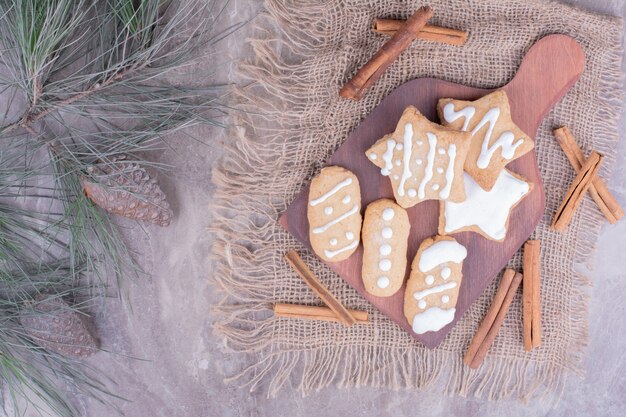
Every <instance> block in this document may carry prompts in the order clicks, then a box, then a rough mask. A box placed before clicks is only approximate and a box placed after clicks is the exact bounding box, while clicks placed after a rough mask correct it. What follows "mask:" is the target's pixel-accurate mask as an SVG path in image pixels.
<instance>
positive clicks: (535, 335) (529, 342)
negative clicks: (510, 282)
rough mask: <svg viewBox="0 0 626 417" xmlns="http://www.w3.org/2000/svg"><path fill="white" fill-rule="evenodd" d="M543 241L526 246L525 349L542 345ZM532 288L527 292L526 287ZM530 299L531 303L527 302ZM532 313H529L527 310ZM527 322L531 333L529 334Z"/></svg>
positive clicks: (530, 241)
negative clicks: (541, 278)
mask: <svg viewBox="0 0 626 417" xmlns="http://www.w3.org/2000/svg"><path fill="white" fill-rule="evenodd" d="M540 276H541V241H540V240H529V241H527V242H526V243H525V244H524V303H523V307H524V349H526V350H530V349H532V348H535V347H537V346H540V345H541V290H540V289H541V286H540ZM527 282H528V285H529V286H530V288H529V291H528V292H527V291H526V285H527ZM527 297H530V301H527ZM528 307H529V308H530V312H529V313H527V310H526V309H527V308H528ZM527 320H529V321H530V325H529V326H530V333H527V326H528V323H527Z"/></svg>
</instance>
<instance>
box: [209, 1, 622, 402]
mask: <svg viewBox="0 0 626 417" xmlns="http://www.w3.org/2000/svg"><path fill="white" fill-rule="evenodd" d="M422 4H423V2H421V1H407V2H400V1H394V0H368V1H364V0H328V1H324V2H315V1H305V0H268V1H267V2H266V12H265V13H264V14H263V15H262V16H260V17H258V18H257V19H256V21H255V23H256V24H257V25H258V28H257V30H256V36H257V38H256V39H253V40H251V41H250V44H251V46H252V49H253V55H254V58H253V59H252V60H251V61H250V62H248V63H244V64H242V65H241V70H242V73H243V74H245V75H246V76H247V77H249V79H250V83H249V84H247V86H245V87H243V88H242V89H241V90H240V91H239V93H240V95H239V99H240V100H239V103H238V105H239V106H240V109H242V110H244V111H245V112H241V113H239V115H240V116H241V117H240V118H239V120H238V121H237V122H238V124H239V128H238V129H236V132H237V134H236V135H235V134H234V135H233V138H232V142H231V143H229V144H228V151H227V156H226V157H225V158H224V160H223V161H222V163H221V165H220V166H219V167H218V168H217V169H216V170H215V172H214V180H215V182H216V184H217V186H218V191H217V194H216V197H215V204H214V207H213V209H212V215H213V217H214V219H213V228H212V229H213V232H214V233H215V237H216V244H215V247H214V256H215V257H216V259H217V266H216V270H215V271H214V275H213V279H215V280H216V281H217V283H218V285H219V286H221V288H223V289H224V290H225V291H226V293H227V297H226V299H225V301H224V302H223V303H222V304H221V305H220V306H218V307H217V308H216V310H215V312H214V313H215V314H216V316H215V320H216V322H217V324H216V329H217V332H219V333H220V334H221V335H223V336H224V338H225V342H226V344H227V345H228V346H229V347H230V348H232V349H235V350H237V351H241V352H245V353H246V354H248V357H249V363H250V365H249V367H248V368H246V369H243V370H241V373H239V374H238V375H235V376H234V377H235V378H236V379H237V380H238V382H239V383H241V384H244V385H249V386H250V388H251V389H255V388H259V389H262V390H264V391H266V392H267V393H268V395H274V394H276V393H277V392H278V390H280V389H281V388H282V387H284V386H285V385H292V386H295V387H296V389H298V390H300V391H301V392H302V393H307V392H310V391H311V390H317V389H320V388H322V387H326V386H329V385H331V384H336V385H338V386H342V387H358V386H364V385H368V386H377V387H389V388H397V387H410V388H419V387H425V386H428V385H430V384H434V383H438V384H441V386H442V390H443V391H444V392H447V393H458V394H461V395H468V394H473V395H476V396H478V397H482V398H488V399H497V398H503V397H517V398H529V397H531V396H533V395H542V396H543V395H547V396H549V397H551V398H558V394H559V393H560V392H561V390H562V388H563V385H564V381H565V377H566V376H567V375H568V373H570V372H569V371H574V372H578V373H580V372H581V367H580V360H581V355H582V353H583V347H584V345H585V343H586V338H587V295H586V291H587V286H588V282H587V280H586V278H585V277H583V276H581V275H580V274H578V273H575V272H574V268H573V267H574V265H575V264H576V263H578V262H586V261H588V260H589V259H590V257H591V256H592V251H593V248H594V245H595V242H596V238H597V235H598V231H599V228H600V226H601V224H602V223H603V217H602V216H601V214H600V212H599V210H598V209H597V208H596V207H595V205H594V203H593V201H592V200H591V199H590V198H588V197H585V201H584V202H583V204H582V207H581V208H580V209H579V210H578V212H577V213H576V215H575V216H574V219H573V221H572V223H571V225H570V227H569V228H568V229H567V232H565V233H554V232H552V231H550V230H549V228H548V227H547V226H548V224H549V222H550V220H551V218H552V215H553V213H554V212H555V210H556V208H557V207H558V205H559V203H560V201H561V199H562V197H563V195H564V193H565V190H566V189H567V187H568V185H569V184H570V182H571V180H572V179H573V176H574V171H573V169H572V168H571V167H570V165H569V163H568V162H567V160H566V158H565V156H564V154H563V152H562V151H561V150H560V148H559V147H558V145H557V144H556V141H555V140H554V138H553V137H552V134H551V131H552V129H553V128H554V127H556V126H560V125H568V126H569V127H570V128H571V130H572V132H573V133H574V135H575V136H576V137H577V138H578V140H579V142H580V144H581V145H582V147H583V149H584V150H585V151H589V150H590V149H592V148H593V149H596V150H598V151H600V152H601V153H603V154H604V155H605V156H606V161H605V162H606V163H605V164H604V166H603V168H602V175H603V176H604V177H608V176H609V173H610V171H609V170H610V167H611V165H612V162H613V159H614V158H613V157H614V154H615V150H614V149H615V144H616V141H617V139H618V136H617V133H616V121H617V118H618V115H619V113H620V111H621V107H620V106H621V72H620V61H621V31H622V23H621V20H620V19H617V18H614V17H607V16H599V15H595V14H591V13H588V12H585V11H582V10H577V9H574V8H571V7H568V6H565V5H562V4H558V3H547V2H546V1H531V0H523V1H521V0H520V1H503V0H491V1H488V0H483V1H478V0H465V1H461V0H459V1H453V0H432V1H429V4H431V5H432V6H433V8H434V10H435V16H434V18H433V19H432V21H431V22H432V24H437V25H441V26H447V27H453V28H464V29H467V30H469V33H470V36H469V40H468V42H467V44H466V45H465V46H463V47H455V46H448V45H443V44H438V43H433V42H426V41H416V42H414V43H413V44H412V46H411V47H410V48H409V49H408V50H407V51H405V52H404V53H403V54H402V55H401V56H400V58H399V59H398V60H397V62H395V63H394V64H393V65H392V66H391V68H390V69H389V70H388V71H387V72H386V73H385V74H384V75H383V77H382V78H381V79H380V81H378V82H377V83H376V84H375V85H374V86H373V88H372V89H371V90H370V91H369V92H368V93H367V95H366V96H365V98H364V99H362V100H361V101H359V102H352V101H346V100H343V99H341V98H339V97H338V95H337V92H338V90H339V88H340V87H341V85H343V83H344V82H345V81H346V80H347V78H348V77H349V76H350V75H352V74H353V73H354V72H355V71H356V69H357V68H358V67H360V66H361V65H363V64H364V63H365V62H366V61H367V60H368V58H370V57H371V56H372V55H373V54H374V52H375V51H376V50H378V48H379V47H380V46H381V45H382V44H383V42H384V39H383V38H382V37H381V36H378V35H375V34H373V33H372V31H371V30H370V28H371V25H372V21H373V19H374V18H375V17H395V18H406V17H407V16H408V15H409V14H410V13H411V12H412V11H414V10H415V9H416V8H417V7H418V6H420V5H422ZM551 33H564V34H568V35H570V36H572V37H574V38H575V39H576V40H577V41H578V42H580V44H581V45H582V46H583V48H584V50H585V53H586V57H587V67H586V70H585V72H584V74H583V76H582V78H581V79H580V81H578V83H577V84H576V85H575V87H574V88H573V89H572V90H571V91H570V92H569V93H568V94H567V96H566V97H565V98H564V99H563V100H561V102H560V103H558V104H557V106H556V107H555V108H554V109H553V110H552V111H551V112H550V114H549V115H548V116H547V117H546V119H545V120H544V122H543V124H542V125H541V127H540V129H539V132H538V133H537V137H536V148H537V157H538V160H539V166H540V168H541V173H542V175H543V180H544V185H545V191H546V198H547V204H546V211H545V214H544V217H543V219H542V222H541V224H540V225H539V227H538V228H537V230H536V232H535V234H534V237H535V238H538V239H541V240H542V242H543V252H542V260H541V261H542V282H541V295H542V314H543V344H542V346H541V347H540V348H538V349H535V350H533V351H532V352H530V353H526V352H524V350H523V347H522V322H521V317H522V314H521V302H520V301H521V293H520V294H518V296H517V298H516V299H515V302H514V303H513V305H512V307H511V309H510V311H509V314H508V316H507V319H506V321H505V323H504V325H503V327H502V329H501V330H500V333H499V334H498V337H497V338H496V340H495V343H494V344H493V346H492V348H491V350H490V353H489V355H488V357H487V358H486V360H485V362H484V363H483V365H482V366H481V367H480V368H479V369H478V370H470V369H468V368H467V367H465V366H464V365H463V363H462V357H463V353H464V351H465V350H466V348H467V346H468V344H469V341H470V340H471V337H472V336H473V334H474V332H475V331H476V329H477V327H478V325H479V323H480V321H481V319H482V317H483V316H484V314H485V312H486V310H487V308H488V306H489V302H490V300H491V299H492V297H493V295H494V293H495V288H496V283H497V282H498V279H497V280H495V281H494V284H493V285H491V286H490V287H488V288H487V289H486V290H485V292H484V294H483V295H482V296H481V297H480V298H479V299H478V300H477V301H476V302H475V303H474V305H473V306H472V307H471V308H470V309H469V310H468V311H467V313H465V315H464V316H463V318H462V319H461V320H460V321H459V322H458V324H457V325H456V327H455V328H454V329H453V330H452V331H451V332H450V334H449V335H448V337H447V338H446V339H445V341H444V342H443V343H442V344H441V345H440V346H439V347H438V348H437V349H434V350H429V349H426V348H425V347H424V346H422V345H421V344H420V343H418V342H416V341H415V340H414V339H412V338H411V337H409V336H408V335H407V334H406V333H405V332H404V331H402V330H401V329H400V328H399V327H398V326H396V325H395V324H394V323H393V322H391V321H390V320H388V319H387V318H385V317H384V316H383V315H382V314H380V313H379V312H378V311H376V310H374V309H373V308H372V307H371V306H370V305H369V304H368V302H367V301H365V300H364V299H363V298H362V297H361V296H359V295H358V294H357V293H356V291H354V290H353V289H351V288H350V287H349V286H348V285H347V284H346V283H345V282H344V281H343V280H342V279H341V278H340V277H338V276H337V275H335V274H334V273H333V272H331V271H330V270H329V269H328V268H326V267H324V266H323V265H322V264H321V263H320V261H319V260H318V259H317V258H316V257H315V256H313V255H312V254H311V253H310V252H308V251H306V250H304V249H303V248H302V247H301V245H300V244H298V243H297V242H296V241H295V240H294V239H293V238H292V237H291V236H290V235H289V234H288V233H287V232H285V231H284V230H283V229H282V228H281V227H280V226H279V225H278V223H277V218H278V216H279V214H280V213H281V212H282V211H283V210H284V209H285V208H286V206H287V205H288V203H289V202H291V201H292V200H293V198H294V197H295V196H296V195H297V193H298V192H300V190H301V189H302V187H303V186H304V185H305V184H306V183H308V182H309V181H310V179H311V177H312V176H313V175H314V174H315V173H317V172H318V171H319V169H320V167H321V166H322V165H323V164H324V161H325V160H326V159H327V158H328V156H329V155H330V154H331V153H332V152H333V151H334V150H335V149H336V148H337V147H338V145H339V144H341V143H342V141H343V140H344V138H345V137H346V136H347V134H348V133H349V132H350V131H351V130H352V129H354V127H355V126H356V125H357V124H358V123H359V122H360V121H361V120H362V119H363V118H364V117H365V116H366V115H367V114H368V113H369V112H370V111H371V110H372V109H373V108H374V107H375V106H376V105H377V104H378V103H379V102H380V101H381V100H382V98H383V97H385V96H386V95H387V94H389V93H390V92H391V91H392V90H393V89H394V88H396V87H397V86H399V85H400V84H402V83H404V82H406V81H408V80H411V79H413V78H418V77H437V78H441V79H444V80H449V81H453V82H457V83H463V84H467V85H470V86H475V87H487V88H492V87H498V86H501V85H503V84H505V83H506V82H508V81H509V80H510V79H511V78H512V77H513V75H514V74H515V72H516V70H517V68H518V65H519V64H520V62H521V59H522V57H523V56H524V54H525V53H526V51H527V50H528V49H529V48H530V47H531V45H533V43H534V42H535V41H537V40H538V39H539V38H541V37H543V36H544V35H547V34H551ZM303 215H305V213H303ZM290 248H296V249H298V250H300V252H303V255H304V258H305V261H307V262H308V264H309V265H311V266H312V269H313V270H314V272H315V273H317V274H318V276H319V277H320V279H321V280H322V282H324V283H325V284H326V285H328V287H329V288H330V290H331V291H332V292H333V293H334V294H336V295H337V297H338V298H339V299H340V300H341V301H342V302H343V303H344V304H345V305H346V306H348V307H349V308H356V309H366V310H368V311H369V312H370V313H371V319H372V321H373V324H372V325H367V326H364V325H357V326H352V327H350V328H346V327H344V326H342V325H339V324H335V323H327V322H321V321H306V320H293V319H277V318H274V317H273V316H272V314H271V305H272V303H274V302H287V303H306V304H311V305H319V304H320V301H319V299H318V298H317V297H316V296H315V295H314V294H313V292H312V291H311V290H310V289H309V288H308V287H306V286H305V285H304V284H303V282H302V280H301V279H300V278H299V277H298V276H297V275H296V274H295V273H294V272H293V271H292V270H291V269H290V268H289V266H287V264H286V263H285V262H284V260H283V255H284V253H285V252H286V251H287V250H288V249H290ZM511 266H512V267H514V268H517V269H520V268H521V264H520V256H519V254H518V255H517V256H516V257H515V258H514V259H513V260H512V261H511Z"/></svg>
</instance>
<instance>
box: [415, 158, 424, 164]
mask: <svg viewBox="0 0 626 417" xmlns="http://www.w3.org/2000/svg"><path fill="white" fill-rule="evenodd" d="M415 163H416V164H417V165H422V163H423V162H422V160H421V159H416V160H415Z"/></svg>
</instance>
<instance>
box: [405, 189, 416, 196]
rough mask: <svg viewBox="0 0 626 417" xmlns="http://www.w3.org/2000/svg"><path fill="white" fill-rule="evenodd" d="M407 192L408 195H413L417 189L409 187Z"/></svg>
mask: <svg viewBox="0 0 626 417" xmlns="http://www.w3.org/2000/svg"><path fill="white" fill-rule="evenodd" d="M407 194H408V195H409V197H415V196H416V195H417V191H415V188H409V189H408V190H407Z"/></svg>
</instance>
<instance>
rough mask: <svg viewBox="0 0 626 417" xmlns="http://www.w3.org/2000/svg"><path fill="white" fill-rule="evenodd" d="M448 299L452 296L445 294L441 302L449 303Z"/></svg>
mask: <svg viewBox="0 0 626 417" xmlns="http://www.w3.org/2000/svg"><path fill="white" fill-rule="evenodd" d="M448 301H450V297H448V296H447V295H444V296H443V297H441V302H442V303H444V304H445V303H447V302H448Z"/></svg>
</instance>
